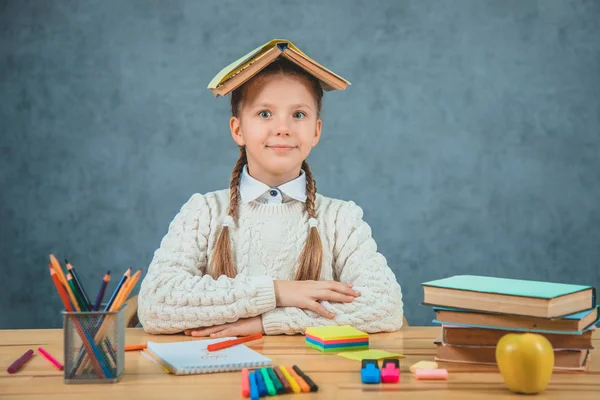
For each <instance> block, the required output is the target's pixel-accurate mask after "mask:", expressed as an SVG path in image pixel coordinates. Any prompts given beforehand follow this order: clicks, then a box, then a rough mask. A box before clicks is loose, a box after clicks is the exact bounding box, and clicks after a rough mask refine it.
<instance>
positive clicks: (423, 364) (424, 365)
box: [410, 361, 438, 374]
mask: <svg viewBox="0 0 600 400" xmlns="http://www.w3.org/2000/svg"><path fill="white" fill-rule="evenodd" d="M437 367H438V364H437V363H436V362H435V361H419V362H418V363H416V364H413V365H411V366H410V372H411V373H413V374H414V373H415V371H416V370H418V369H437Z"/></svg>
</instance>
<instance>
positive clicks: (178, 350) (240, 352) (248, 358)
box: [146, 337, 272, 375]
mask: <svg viewBox="0 0 600 400" xmlns="http://www.w3.org/2000/svg"><path fill="white" fill-rule="evenodd" d="M229 339H235V338H230V337H227V338H220V339H213V340H191V341H183V342H173V343H155V342H148V348H147V349H146V351H147V352H148V353H149V355H150V356H151V357H152V358H153V359H154V361H156V362H157V363H159V364H160V365H161V366H162V367H163V368H165V369H166V370H168V371H169V372H170V373H172V374H175V375H189V374H206V373H211V372H226V371H239V370H241V369H242V368H259V367H264V366H268V365H271V363H272V362H271V359H270V358H267V357H265V356H263V355H262V354H259V353H257V352H256V351H254V350H252V349H250V348H249V347H247V346H245V345H243V344H238V345H236V346H232V347H228V348H226V349H222V350H216V351H208V350H207V349H206V347H207V346H208V345H209V344H211V343H218V342H222V341H224V340H229Z"/></svg>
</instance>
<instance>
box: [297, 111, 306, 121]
mask: <svg viewBox="0 0 600 400" xmlns="http://www.w3.org/2000/svg"><path fill="white" fill-rule="evenodd" d="M305 117H306V114H304V113H303V112H302V111H298V112H295V113H294V118H297V119H302V118H305Z"/></svg>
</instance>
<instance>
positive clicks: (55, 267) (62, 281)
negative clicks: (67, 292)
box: [49, 253, 67, 286]
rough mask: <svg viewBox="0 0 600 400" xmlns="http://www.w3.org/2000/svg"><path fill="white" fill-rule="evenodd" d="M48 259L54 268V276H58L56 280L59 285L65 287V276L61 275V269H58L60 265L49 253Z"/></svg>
mask: <svg viewBox="0 0 600 400" xmlns="http://www.w3.org/2000/svg"><path fill="white" fill-rule="evenodd" d="M49 257H50V263H51V264H52V268H54V270H55V271H56V274H57V275H58V279H59V280H60V283H62V284H63V285H65V286H67V278H66V277H65V274H64V273H63V271H62V268H61V267H60V263H59V262H58V259H57V258H56V257H54V254H52V253H50V255H49Z"/></svg>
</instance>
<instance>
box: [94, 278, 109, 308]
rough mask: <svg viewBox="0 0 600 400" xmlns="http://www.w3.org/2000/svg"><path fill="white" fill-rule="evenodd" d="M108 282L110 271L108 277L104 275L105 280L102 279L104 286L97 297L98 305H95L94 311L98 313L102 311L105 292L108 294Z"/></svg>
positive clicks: (101, 286)
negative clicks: (101, 305) (101, 306)
mask: <svg viewBox="0 0 600 400" xmlns="http://www.w3.org/2000/svg"><path fill="white" fill-rule="evenodd" d="M108 282H110V271H108V272H107V273H106V275H104V279H102V285H100V290H99V291H98V296H96V303H95V304H94V308H92V311H98V310H99V309H100V304H101V303H102V299H103V298H104V292H106V287H107V286H108Z"/></svg>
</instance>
